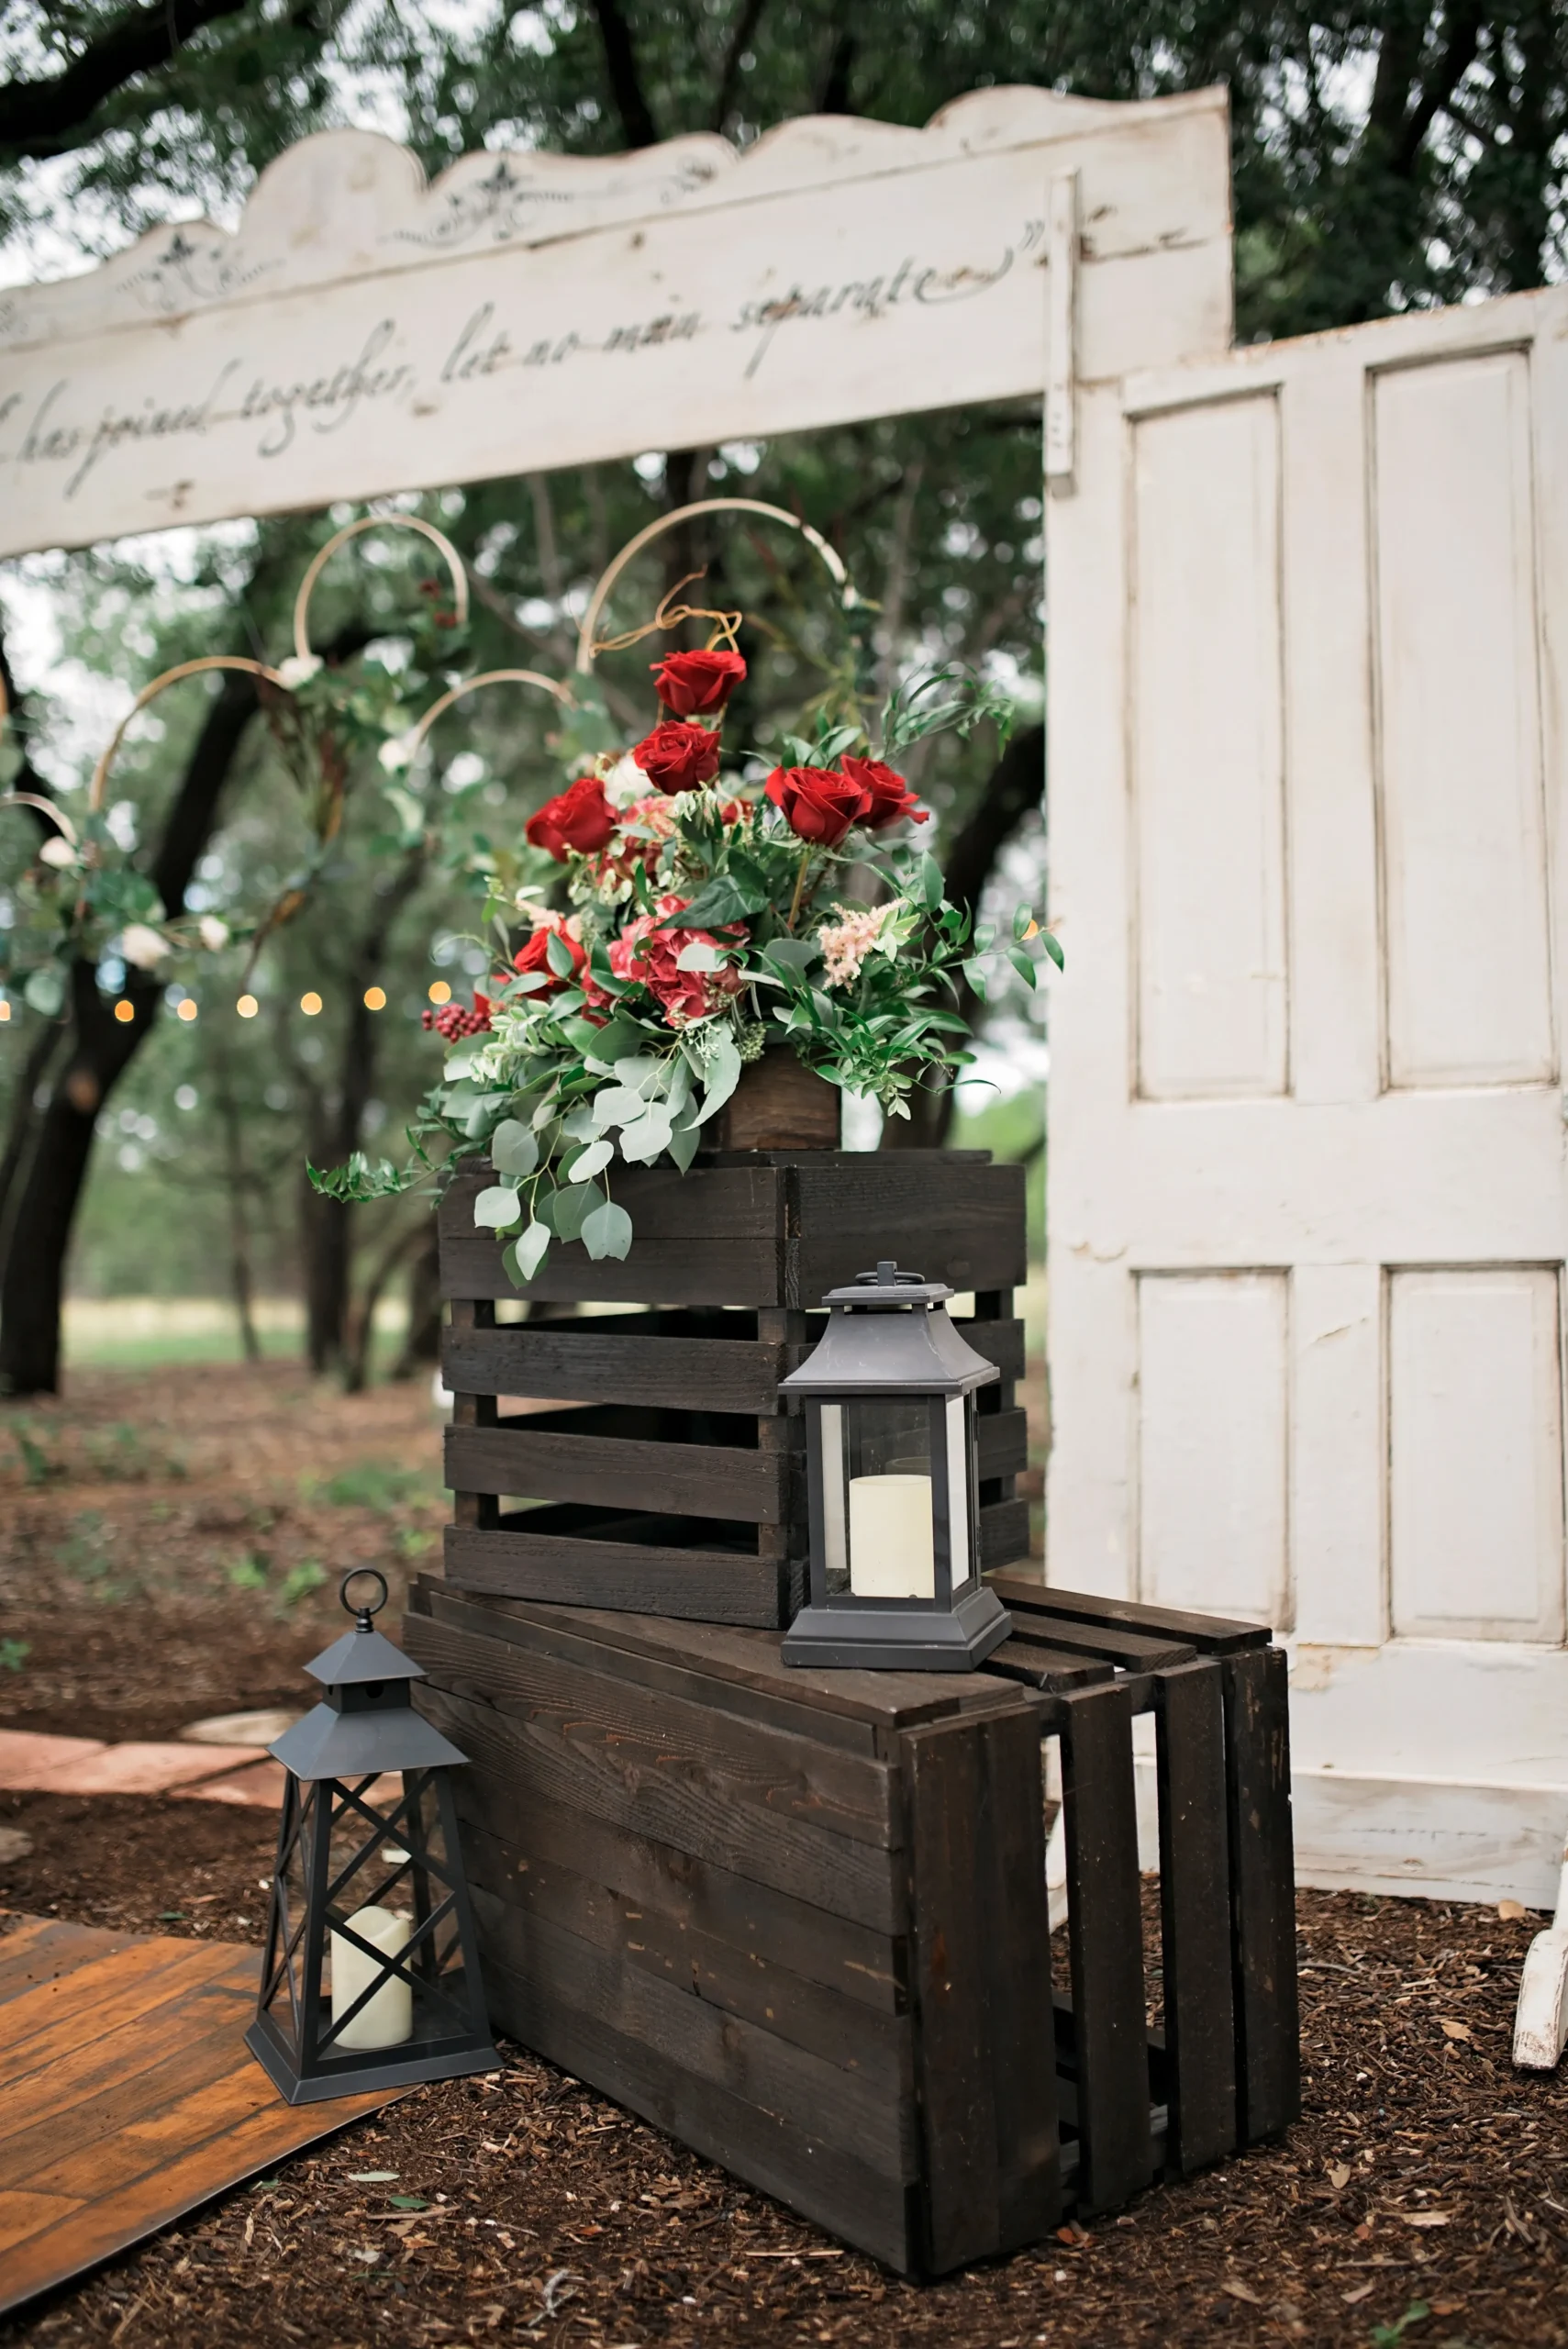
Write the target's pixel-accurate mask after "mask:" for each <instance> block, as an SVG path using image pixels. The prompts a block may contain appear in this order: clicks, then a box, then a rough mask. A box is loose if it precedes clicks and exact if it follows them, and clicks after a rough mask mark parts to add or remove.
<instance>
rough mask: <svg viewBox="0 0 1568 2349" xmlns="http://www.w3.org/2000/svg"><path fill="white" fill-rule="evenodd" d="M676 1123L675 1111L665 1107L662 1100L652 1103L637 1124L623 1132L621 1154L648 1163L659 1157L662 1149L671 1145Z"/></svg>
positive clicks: (640, 1162)
mask: <svg viewBox="0 0 1568 2349" xmlns="http://www.w3.org/2000/svg"><path fill="white" fill-rule="evenodd" d="M674 1123H675V1120H674V1117H673V1112H672V1111H671V1110H669V1109H667V1108H665V1106H664V1104H663V1102H662V1101H655V1102H652V1103H651V1104H650V1106H649V1108H647V1109H646V1110H645V1112H644V1113H643V1115H642V1116H641V1117H640V1118H639V1119H638V1120H637V1122H636V1124H635V1125H630V1126H628V1127H627V1128H626V1129H625V1130H624V1131H623V1132H622V1134H621V1138H620V1151H621V1156H622V1157H623V1158H628V1159H632V1160H634V1161H636V1162H637V1163H639V1164H643V1165H646V1164H647V1163H648V1162H649V1161H650V1160H651V1159H654V1158H657V1157H658V1155H659V1153H660V1152H661V1151H662V1150H665V1149H667V1148H668V1147H669V1142H670V1136H671V1133H672V1131H673V1127H674Z"/></svg>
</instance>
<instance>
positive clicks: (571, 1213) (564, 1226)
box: [550, 1183, 605, 1240]
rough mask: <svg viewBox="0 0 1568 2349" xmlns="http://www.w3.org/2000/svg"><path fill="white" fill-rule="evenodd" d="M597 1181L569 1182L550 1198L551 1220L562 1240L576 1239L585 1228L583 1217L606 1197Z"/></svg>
mask: <svg viewBox="0 0 1568 2349" xmlns="http://www.w3.org/2000/svg"><path fill="white" fill-rule="evenodd" d="M604 1196H605V1195H604V1193H603V1191H601V1190H600V1188H599V1186H598V1185H597V1184H596V1183H580V1184H578V1185H576V1186H573V1185H571V1184H568V1185H566V1186H564V1188H562V1190H559V1191H557V1192H556V1193H555V1195H554V1197H552V1198H551V1200H550V1222H551V1223H552V1224H553V1226H554V1227H555V1230H556V1231H557V1232H558V1233H559V1234H560V1236H561V1238H562V1240H575V1239H576V1237H577V1235H578V1233H579V1232H580V1231H581V1230H582V1229H583V1219H584V1216H585V1215H587V1214H589V1213H590V1212H591V1211H592V1209H593V1208H595V1207H597V1206H598V1205H599V1203H600V1201H601V1200H602V1199H603V1197H604Z"/></svg>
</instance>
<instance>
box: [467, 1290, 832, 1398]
mask: <svg viewBox="0 0 1568 2349" xmlns="http://www.w3.org/2000/svg"><path fill="white" fill-rule="evenodd" d="M641 1318H642V1317H640V1316H633V1315H630V1314H626V1315H618V1314H617V1315H609V1314H606V1315H603V1316H595V1318H594V1319H592V1320H583V1321H565V1322H559V1323H550V1322H542V1323H539V1324H538V1325H535V1326H533V1327H517V1326H513V1327H511V1328H506V1329H500V1330H446V1331H444V1332H443V1336H444V1340H445V1342H444V1344H443V1346H442V1349H441V1375H442V1377H443V1378H444V1379H445V1381H446V1383H447V1386H449V1387H450V1389H451V1390H452V1391H453V1392H454V1393H457V1392H459V1391H462V1392H466V1393H469V1394H474V1395H527V1396H541V1397H551V1398H552V1399H554V1398H559V1399H560V1400H561V1401H562V1402H586V1403H597V1402H614V1403H644V1404H649V1405H652V1406H673V1407H675V1408H686V1409H689V1410H697V1411H702V1410H707V1411H757V1412H762V1411H772V1410H773V1408H775V1405H776V1402H777V1397H778V1383H779V1380H780V1379H781V1378H782V1377H784V1376H785V1375H787V1374H788V1372H790V1371H791V1370H793V1369H794V1368H795V1362H796V1360H797V1359H799V1358H800V1357H801V1356H803V1355H804V1353H805V1351H806V1350H805V1348H804V1347H793V1346H777V1345H762V1344H758V1343H756V1342H755V1341H751V1342H748V1341H745V1340H741V1339H732V1338H679V1337H658V1336H647V1337H644V1336H641V1335H640V1334H638V1333H637V1332H636V1322H637V1320H638V1319H641ZM649 1318H651V1317H649ZM628 1325H629V1326H628Z"/></svg>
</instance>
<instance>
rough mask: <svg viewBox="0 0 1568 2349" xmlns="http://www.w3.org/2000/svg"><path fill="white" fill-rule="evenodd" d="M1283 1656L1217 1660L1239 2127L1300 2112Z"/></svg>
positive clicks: (1272, 2131)
mask: <svg viewBox="0 0 1568 2349" xmlns="http://www.w3.org/2000/svg"><path fill="white" fill-rule="evenodd" d="M1288 1668H1289V1667H1288V1665H1287V1663H1286V1660H1285V1654H1284V1649H1283V1648H1269V1649H1267V1650H1266V1651H1265V1652H1264V1653H1262V1654H1250V1655H1233V1656H1229V1657H1228V1658H1227V1659H1226V1662H1225V1746H1226V1764H1227V1769H1228V1773H1229V1801H1228V1804H1227V1810H1228V1814H1229V1821H1230V1898H1231V1904H1232V1918H1233V1926H1232V1930H1233V1935H1234V1961H1235V1970H1236V2002H1237V2003H1236V2023H1237V2070H1238V2075H1239V2078H1240V2102H1241V2135H1242V2140H1243V2143H1247V2144H1255V2143H1257V2142H1258V2141H1259V2139H1260V2138H1263V2137H1273V2136H1277V2135H1278V2133H1279V2132H1280V2131H1281V2130H1282V2129H1285V2128H1288V2127H1289V2125H1290V2123H1291V2122H1292V2121H1298V2120H1299V2119H1300V2117H1301V2058H1300V2045H1301V2021H1300V2013H1299V2009H1298V2003H1297V2000H1298V1987H1297V1982H1296V1861H1295V1842H1294V1837H1293V1832H1292V1827H1291V1815H1290V1715H1289V1706H1288V1699H1287V1697H1286V1693H1285V1683H1286V1675H1287V1672H1288Z"/></svg>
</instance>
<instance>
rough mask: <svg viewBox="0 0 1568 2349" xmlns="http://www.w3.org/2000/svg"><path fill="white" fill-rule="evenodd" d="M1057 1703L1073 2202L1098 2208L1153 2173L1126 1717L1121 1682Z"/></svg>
mask: <svg viewBox="0 0 1568 2349" xmlns="http://www.w3.org/2000/svg"><path fill="white" fill-rule="evenodd" d="M1060 1705H1061V1715H1062V1790H1063V1795H1064V1798H1065V1801H1066V1809H1067V1889H1068V1898H1069V1901H1070V1904H1071V1909H1070V1915H1069V1920H1068V1937H1069V1945H1070V1954H1071V1959H1072V1976H1073V2026H1074V2031H1073V2060H1074V2068H1075V2072H1076V2087H1077V2101H1078V2132H1079V2166H1078V2202H1079V2208H1080V2209H1081V2210H1114V2209H1115V2208H1116V2207H1117V2205H1118V2203H1122V2202H1126V2201H1128V2200H1129V2199H1130V2197H1131V2196H1133V2195H1134V2194H1136V2193H1138V2192H1140V2189H1141V2188H1143V2187H1145V2186H1147V2185H1148V2183H1149V2181H1150V2178H1151V2176H1152V2174H1153V2166H1154V2155H1153V2147H1152V2143H1151V2138H1150V2129H1149V2056H1148V2047H1147V2043H1146V2038H1145V2026H1144V2020H1143V1956H1142V1944H1143V1936H1142V1923H1141V1918H1140V1895H1139V1876H1138V1804H1137V1798H1136V1795H1135V1792H1134V1787H1133V1775H1132V1710H1131V1707H1130V1705H1129V1701H1128V1695H1127V1691H1126V1689H1125V1688H1120V1687H1110V1688H1085V1689H1084V1690H1083V1691H1082V1692H1081V1693H1080V1694H1079V1695H1077V1696H1072V1697H1064V1698H1061V1699H1060Z"/></svg>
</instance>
